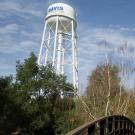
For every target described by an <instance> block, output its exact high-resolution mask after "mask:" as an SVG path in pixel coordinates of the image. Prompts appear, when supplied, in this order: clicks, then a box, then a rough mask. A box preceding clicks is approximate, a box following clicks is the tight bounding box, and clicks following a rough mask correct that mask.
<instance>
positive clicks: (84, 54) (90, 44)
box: [78, 25, 135, 92]
mask: <svg viewBox="0 0 135 135" xmlns="http://www.w3.org/2000/svg"><path fill="white" fill-rule="evenodd" d="M127 29H128V28H127ZM132 32H133V29H131V30H130V28H129V29H128V30H125V29H124V28H122V27H117V28H115V27H110V26H108V27H102V28H101V27H99V28H98V27H89V26H86V25H85V26H81V29H79V31H78V33H79V38H78V55H79V58H78V59H79V72H80V83H81V84H83V89H82V91H81V92H84V91H85V87H86V84H87V78H88V76H89V75H90V73H91V72H92V71H93V70H94V69H95V68H96V66H97V64H100V63H103V61H105V59H106V58H105V56H106V55H107V54H113V57H115V58H116V59H117V60H118V58H119V57H120V54H119V53H120V52H119V48H121V47H123V46H124V45H125V43H127V49H126V52H127V54H128V55H122V57H123V59H125V60H127V58H131V57H130V55H131V56H132V57H133V56H134V57H135V54H133V52H132V54H131V53H130V51H131V49H133V48H134V47H135V39H134V35H131V33H132ZM132 66H134V65H132ZM132 68H133V67H132Z"/></svg>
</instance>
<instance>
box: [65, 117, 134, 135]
mask: <svg viewBox="0 0 135 135" xmlns="http://www.w3.org/2000/svg"><path fill="white" fill-rule="evenodd" d="M66 135H135V124H134V123H133V122H132V121H131V120H130V119H128V118H127V117H124V116H119V115H114V116H108V117H103V118H101V119H98V120H96V121H94V122H91V123H87V124H85V125H82V126H80V127H78V128H76V129H74V130H72V131H71V132H69V133H67V134H66Z"/></svg>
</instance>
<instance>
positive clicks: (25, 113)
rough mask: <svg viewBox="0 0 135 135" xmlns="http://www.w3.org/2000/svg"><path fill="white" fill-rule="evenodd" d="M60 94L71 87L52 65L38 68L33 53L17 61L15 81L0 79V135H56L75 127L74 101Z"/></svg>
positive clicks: (13, 79) (5, 78)
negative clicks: (22, 60) (21, 60)
mask: <svg viewBox="0 0 135 135" xmlns="http://www.w3.org/2000/svg"><path fill="white" fill-rule="evenodd" d="M61 91H65V92H68V91H70V92H71V91H73V87H72V85H71V84H69V83H68V82H67V80H66V77H64V76H58V75H57V74H56V73H55V72H54V69H53V67H52V65H51V64H48V65H47V66H45V67H39V66H38V65H37V58H36V56H35V55H34V54H33V53H31V54H30V57H29V58H28V59H25V60H24V62H23V63H21V62H19V61H18V62H17V65H16V76H15V77H14V78H13V77H12V76H8V77H1V78H0V135H11V134H19V135H57V134H65V133H66V132H68V131H69V130H70V129H73V128H75V127H76V126H78V124H79V120H77V119H76V120H74V118H75V101H74V100H73V99H72V98H70V97H64V98H61Z"/></svg>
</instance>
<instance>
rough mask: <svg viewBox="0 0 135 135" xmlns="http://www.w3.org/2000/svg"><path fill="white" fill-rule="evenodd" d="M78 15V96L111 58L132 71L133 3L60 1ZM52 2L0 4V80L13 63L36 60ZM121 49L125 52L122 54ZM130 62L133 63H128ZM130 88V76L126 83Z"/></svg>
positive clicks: (17, 0)
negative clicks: (122, 63) (92, 76)
mask: <svg viewBox="0 0 135 135" xmlns="http://www.w3.org/2000/svg"><path fill="white" fill-rule="evenodd" d="M59 1H60V2H66V3H68V4H70V5H72V6H73V7H74V8H75V10H76V12H77V23H78V27H77V34H78V41H77V46H78V70H79V82H80V92H81V93H83V92H84V91H85V88H86V87H87V82H88V76H90V74H91V73H92V71H93V70H94V69H95V68H96V66H97V65H98V64H100V63H102V62H104V61H105V60H106V56H110V55H113V58H112V59H113V61H114V62H115V63H119V62H120V61H121V60H123V61H124V62H125V63H129V66H130V67H132V69H134V66H135V62H134V60H133V58H134V56H135V52H134V47H135V38H134V37H135V16H134V13H135V8H134V7H135V0H63V1H62V0H59ZM49 2H52V0H29V1H28V0H0V76H4V75H9V74H14V75H15V72H16V61H17V60H20V61H23V59H25V58H27V57H28V56H29V54H30V52H32V51H34V53H35V54H36V55H37V56H38V53H39V49H40V44H41V37H42V33H43V28H44V17H45V16H46V10H47V7H48V5H49ZM121 48H125V50H126V51H125V52H124V53H123V51H122V49H121ZM131 61H132V62H131ZM128 80H129V81H128V85H131V86H133V82H134V80H135V78H134V76H133V74H132V75H130V79H128Z"/></svg>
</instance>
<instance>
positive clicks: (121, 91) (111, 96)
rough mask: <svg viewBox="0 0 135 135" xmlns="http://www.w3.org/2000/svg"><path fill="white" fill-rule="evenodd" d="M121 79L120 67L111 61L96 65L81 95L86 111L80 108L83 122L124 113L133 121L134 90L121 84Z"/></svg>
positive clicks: (134, 115)
mask: <svg viewBox="0 0 135 135" xmlns="http://www.w3.org/2000/svg"><path fill="white" fill-rule="evenodd" d="M122 79H124V78H120V69H119V68H118V67H117V66H116V65H113V64H112V63H111V62H108V63H106V64H101V65H98V66H97V68H96V69H95V70H94V71H93V72H92V74H91V76H89V78H88V86H87V90H86V95H85V96H84V97H83V100H84V101H85V103H86V105H87V108H88V109H87V110H88V111H86V113H84V112H83V111H81V110H82V109H80V116H82V117H83V119H85V120H84V121H85V122H87V121H91V120H94V119H97V118H100V117H104V116H108V115H124V116H127V117H129V118H130V119H131V120H132V121H134V122H135V91H134V89H128V88H126V87H125V86H124V85H122V83H121V81H122ZM127 81H128V80H127ZM88 112H89V113H88Z"/></svg>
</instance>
